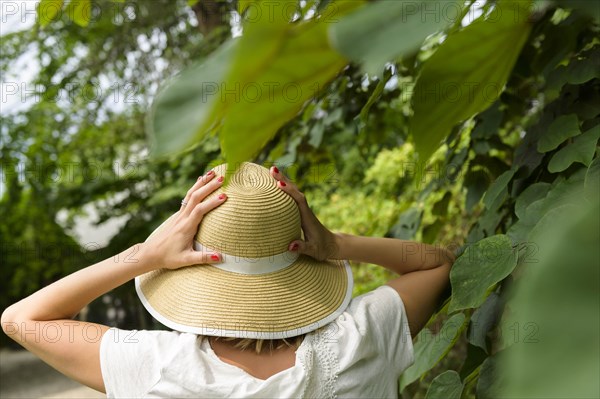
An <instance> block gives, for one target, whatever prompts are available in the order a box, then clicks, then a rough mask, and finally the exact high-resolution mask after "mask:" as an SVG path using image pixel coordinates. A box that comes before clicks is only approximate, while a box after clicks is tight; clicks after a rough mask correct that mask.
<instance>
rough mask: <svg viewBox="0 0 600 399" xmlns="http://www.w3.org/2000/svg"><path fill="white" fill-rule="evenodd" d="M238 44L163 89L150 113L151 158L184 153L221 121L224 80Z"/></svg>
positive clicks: (219, 51)
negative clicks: (183, 151)
mask: <svg viewBox="0 0 600 399" xmlns="http://www.w3.org/2000/svg"><path fill="white" fill-rule="evenodd" d="M236 44H237V42H236V41H235V40H232V41H229V42H227V43H225V44H223V45H222V46H221V47H220V48H219V49H217V50H216V51H215V52H214V53H213V54H211V56H210V57H209V58H207V59H206V60H205V61H204V62H202V63H198V64H196V65H194V66H192V67H190V68H188V69H186V70H185V71H183V72H182V73H181V74H180V75H179V76H176V77H175V78H174V79H173V80H172V81H171V82H167V83H166V84H165V85H164V86H163V88H162V90H161V92H159V93H158V95H157V96H156V99H155V100H154V104H153V106H152V110H151V111H150V112H149V113H148V123H147V126H148V135H149V138H150V141H151V143H152V147H151V150H152V156H154V157H157V156H163V155H166V154H172V153H175V152H178V151H182V150H184V149H185V148H187V147H189V146H190V145H192V144H194V143H195V142H198V141H199V140H200V139H201V138H202V137H203V136H204V135H205V134H206V133H208V131H209V128H210V127H211V126H213V125H214V124H216V123H217V122H218V121H219V120H220V118H221V117H222V112H223V109H222V107H223V102H222V101H221V98H222V96H223V95H222V93H221V89H222V88H223V79H224V77H225V73H226V71H227V67H228V65H229V62H230V59H231V57H232V54H233V51H234V49H235V45H236Z"/></svg>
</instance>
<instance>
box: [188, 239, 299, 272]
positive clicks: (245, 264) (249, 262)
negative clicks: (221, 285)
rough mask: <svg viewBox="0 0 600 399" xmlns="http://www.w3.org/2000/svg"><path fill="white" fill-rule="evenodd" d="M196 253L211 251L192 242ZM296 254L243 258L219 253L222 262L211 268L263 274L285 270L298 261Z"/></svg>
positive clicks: (196, 242) (283, 253) (286, 253)
mask: <svg viewBox="0 0 600 399" xmlns="http://www.w3.org/2000/svg"><path fill="white" fill-rule="evenodd" d="M194 249H195V250H196V251H211V249H210V248H207V247H204V246H203V245H202V244H200V243H199V242H198V241H196V240H194ZM298 256H299V254H298V253H297V252H292V251H286V252H282V253H280V254H276V255H271V256H266V257H264V258H247V257H243V256H237V255H230V254H225V253H222V252H221V259H222V261H221V262H219V263H213V264H211V266H214V267H217V268H219V269H221V270H225V271H228V272H234V273H240V274H265V273H271V272H276V271H278V270H281V269H285V268H286V267H288V266H290V265H291V264H292V263H294V262H295V261H296V260H297V259H298Z"/></svg>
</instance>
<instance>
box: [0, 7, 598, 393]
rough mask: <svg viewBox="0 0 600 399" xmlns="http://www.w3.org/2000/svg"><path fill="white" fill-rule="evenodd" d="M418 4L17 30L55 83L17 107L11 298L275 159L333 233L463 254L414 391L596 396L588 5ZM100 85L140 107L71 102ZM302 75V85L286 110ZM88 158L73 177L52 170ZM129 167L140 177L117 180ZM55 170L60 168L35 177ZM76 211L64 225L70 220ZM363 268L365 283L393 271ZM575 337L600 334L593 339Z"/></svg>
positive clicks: (176, 11)
mask: <svg viewBox="0 0 600 399" xmlns="http://www.w3.org/2000/svg"><path fill="white" fill-rule="evenodd" d="M94 3H95V4H98V5H99V6H100V9H102V10H107V9H108V8H110V7H116V6H114V4H113V3H110V2H103V1H98V2H94ZM350 3H354V4H353V5H350V6H348V5H347V4H350ZM399 3H400V2H395V3H394V4H393V5H390V3H389V2H385V1H377V2H340V1H315V2H312V1H308V2H305V1H302V2H298V3H297V4H296V2H287V3H286V4H292V5H294V4H296V7H295V12H294V13H293V14H288V15H287V16H289V18H287V17H283V16H282V14H279V16H278V17H277V19H276V20H274V21H271V22H272V23H269V21H267V20H261V19H259V20H256V19H255V18H254V19H252V18H253V17H255V16H256V14H254V13H256V12H258V7H261V2H260V1H239V2H237V4H235V2H230V1H226V2H222V4H224V5H225V6H224V7H226V9H227V10H229V11H231V12H236V11H234V10H236V9H237V10H239V11H240V13H239V14H243V15H244V16H245V19H242V20H241V24H240V25H239V26H235V23H233V25H234V26H233V27H234V28H235V29H237V30H239V31H240V33H241V37H239V38H234V39H232V38H230V32H231V28H232V26H229V25H228V24H227V26H224V27H221V28H222V29H219V28H215V29H214V31H212V33H211V34H208V35H207V34H204V33H202V30H200V29H198V28H199V25H201V24H200V23H199V22H202V21H201V20H200V21H199V20H198V19H197V17H198V15H197V14H194V12H195V10H197V9H198V7H199V6H200V5H202V2H189V4H188V2H187V1H178V2H176V3H175V5H172V3H171V2H167V1H166V0H165V1H153V2H152V6H151V7H150V6H147V5H144V4H143V3H141V4H140V5H139V6H138V8H137V9H136V10H135V12H133V13H130V12H129V11H130V10H128V9H127V8H126V6H124V7H120V8H119V7H117V8H116V9H117V11H119V12H118V13H117V14H118V15H119V18H117V20H116V21H114V20H110V19H109V18H102V17H100V18H97V19H93V18H92V19H91V20H89V21H88V23H87V25H86V24H82V23H78V22H77V20H75V19H72V18H70V17H69V16H68V15H65V14H64V13H57V14H55V15H52V16H51V17H50V15H49V14H48V16H47V17H44V18H45V19H44V18H42V17H40V24H41V25H44V26H43V28H42V29H40V28H38V27H37V26H36V27H34V28H32V29H31V30H30V31H21V32H14V33H11V34H8V35H5V36H4V37H3V41H2V52H3V54H4V55H5V57H4V58H3V59H2V61H1V62H0V69H1V70H2V71H3V72H6V71H8V70H9V69H10V68H9V67H10V66H12V65H14V64H15V62H16V60H17V59H18V57H19V55H20V54H21V53H23V52H25V51H26V49H27V48H28V46H30V45H31V44H32V43H33V44H35V46H37V49H38V53H37V55H36V57H37V58H38V60H39V63H40V65H41V66H42V67H41V69H40V72H39V74H38V75H37V76H36V77H35V82H37V83H40V84H45V85H46V86H47V87H46V86H45V89H44V96H43V98H42V99H41V100H40V101H39V102H37V103H35V104H33V106H31V107H30V108H28V109H26V110H24V111H18V112H15V113H12V114H7V115H3V116H2V126H3V128H2V131H1V132H2V138H3V146H2V159H3V165H2V170H3V175H4V176H5V179H4V180H3V182H4V186H3V190H4V192H3V195H2V200H1V202H0V207H1V209H2V215H3V225H2V228H1V229H0V233H1V234H2V235H1V237H0V239H1V242H2V248H3V249H2V258H3V262H2V269H1V272H2V284H5V285H6V286H3V287H2V289H3V292H9V294H8V295H7V296H5V297H3V298H2V300H3V301H4V302H5V303H2V304H3V305H6V304H8V302H10V301H14V300H15V299H18V298H20V297H22V296H24V295H27V294H29V293H30V292H32V291H34V290H35V289H37V288H39V287H40V286H42V285H44V284H46V283H48V282H50V281H52V280H54V279H56V278H58V277H60V276H61V275H63V274H64V273H67V272H69V271H70V270H73V269H76V268H77V267H82V266H85V264H87V263H91V261H92V260H94V259H97V258H99V257H102V256H108V255H109V254H112V253H115V252H117V251H119V250H120V249H122V248H123V247H124V246H126V245H128V244H131V242H135V241H140V240H143V239H144V238H145V236H147V234H148V233H149V232H150V231H151V230H152V229H153V228H154V227H156V225H157V224H159V223H160V222H161V221H162V220H163V219H164V218H165V217H166V216H168V214H169V213H170V212H171V211H173V210H174V209H176V206H177V203H178V200H179V199H180V198H181V196H182V195H183V193H184V192H185V189H186V188H187V187H188V186H189V184H190V183H191V182H192V181H194V180H195V178H196V176H197V175H198V174H199V173H201V172H202V171H203V170H204V169H205V166H206V165H209V164H210V163H211V162H220V161H222V160H223V158H225V159H227V160H229V161H232V162H233V163H235V162H236V161H238V160H247V159H254V160H255V161H257V162H261V163H264V164H271V163H275V164H277V165H278V167H280V169H281V170H283V171H284V172H285V173H286V174H288V175H289V176H290V177H291V178H292V179H293V180H295V181H296V182H297V183H298V184H299V185H300V187H301V188H302V189H303V190H304V191H305V192H306V194H307V197H308V198H309V202H310V203H311V205H312V207H313V208H314V209H315V210H316V212H317V214H318V215H319V217H320V218H321V219H322V220H323V222H324V223H325V224H326V225H328V226H330V227H331V228H332V229H334V230H343V231H346V232H349V233H354V234H365V235H377V236H389V237H398V238H403V239H415V240H422V241H425V242H429V243H439V244H442V245H447V246H449V247H452V248H453V249H455V250H456V252H457V254H458V255H460V257H459V258H458V260H457V262H456V264H455V267H454V269H453V271H452V274H451V283H452V296H451V298H450V300H449V302H447V304H446V306H443V307H442V308H441V309H440V310H439V313H438V314H437V315H435V316H434V317H432V320H431V321H430V323H429V324H428V326H427V328H425V329H424V330H423V331H422V332H421V333H420V334H419V336H418V337H417V339H416V342H415V351H416V362H415V364H414V365H413V366H411V368H409V369H408V370H406V372H405V373H404V375H403V376H402V377H401V381H400V389H401V394H402V395H403V396H404V397H415V396H425V394H426V393H427V396H428V397H439V396H440V395H447V396H452V395H454V396H455V397H458V396H460V397H463V398H464V397H474V396H476V397H481V398H484V397H497V396H498V395H502V396H511V395H513V396H515V397H540V396H549V395H551V394H555V393H559V394H561V395H562V396H570V394H573V395H578V396H592V397H594V396H595V397H597V396H599V392H598V385H597V382H596V375H597V374H598V370H597V358H598V356H597V339H596V340H595V343H594V342H593V341H594V338H595V337H597V335H598V333H597V326H598V323H597V315H598V314H600V312H598V309H597V301H596V302H594V296H593V293H597V292H598V287H597V281H598V278H597V276H596V274H597V269H598V268H597V265H598V260H597V257H596V258H594V256H595V255H594V254H597V251H595V252H594V247H593V245H597V241H598V239H597V229H598V222H597V221H598V216H597V206H598V203H599V198H600V192H599V191H600V183H598V182H599V181H600V177H599V174H600V172H599V171H600V163H599V161H598V153H599V151H598V132H599V130H598V126H599V124H600V113H599V110H600V94H599V93H600V73H599V72H598V71H599V69H598V68H597V65H598V59H600V42H599V40H598V31H599V29H598V25H597V21H598V19H597V16H596V19H595V18H594V16H593V15H591V16H590V15H588V11H589V10H590V3H592V2H580V1H573V2H570V1H559V2H556V3H552V2H535V4H534V6H533V7H529V5H528V3H529V2H516V3H515V2H510V1H502V0H501V1H486V2H482V4H479V3H480V2H472V1H469V2H466V3H464V4H463V3H459V4H460V5H461V6H462V10H461V12H460V14H458V18H457V19H456V20H455V21H452V22H453V23H450V24H448V23H442V22H439V24H438V23H437V22H435V21H429V20H427V21H425V23H423V24H419V23H417V19H415V18H417V17H416V16H414V15H408V14H406V16H407V18H408V19H407V20H406V24H404V23H399V22H398V18H397V16H404V15H405V14H404V13H405V12H406V9H404V10H403V9H402V8H401V7H400V5H399ZM431 3H432V4H433V3H434V2H431ZM61 4H62V3H61ZM282 4H283V3H282ZM63 6H64V5H62V6H61V7H63ZM236 6H237V8H236ZM384 6H385V7H387V8H385V7H384ZM346 7H348V8H346ZM353 7H356V8H353ZM386 10H387V11H388V12H389V13H387V14H386ZM507 10H508V12H501V13H499V11H507ZM335 11H339V12H337V13H336V12H335ZM103 15H105V14H103ZM417 15H419V14H418V13H417ZM473 15H475V16H477V17H476V18H475V19H474V20H471V19H469V18H470V17H472V16H473ZM394 16H396V18H394ZM195 17H196V18H195ZM332 18H334V19H335V21H336V22H335V23H327V22H332V20H331V19H332ZM251 21H254V22H253V23H252V22H251ZM378 21H380V22H378ZM80 22H81V21H80ZM357 22H358V24H357ZM351 27H353V28H355V29H352V28H351ZM436 31H437V32H436ZM367 32H368V33H367ZM406 32H408V33H406ZM402 33H405V34H402ZM430 33H432V34H431V35H430ZM391 35H395V36H402V37H401V38H400V39H398V38H397V37H394V40H389V39H390V38H389V36H391ZM428 35H429V36H428ZM161 38H162V39H161ZM148 43H150V44H149V46H150V48H149V49H148V48H147V45H148ZM35 46H34V47H35ZM419 46H420V47H419ZM417 47H419V48H418V49H417ZM82 49H85V51H84V50H82ZM144 49H145V50H144ZM82 51H83V53H82ZM82 54H84V55H82ZM131 60H133V61H131ZM65 65H71V67H70V68H66V67H64V66H65ZM132 65H135V68H132ZM159 65H165V66H164V67H162V68H159V67H158V66H159ZM186 67H189V68H186ZM104 78H108V79H109V80H111V81H118V82H128V83H131V84H132V87H134V88H135V89H136V91H135V96H134V97H135V99H136V103H135V104H126V105H125V106H123V107H122V109H120V110H115V109H112V108H111V107H110V106H108V105H107V101H106V100H107V99H110V98H111V96H112V95H114V94H115V91H117V90H116V88H115V89H112V90H109V91H105V92H103V94H102V96H101V97H100V99H99V101H98V102H97V103H94V104H95V106H90V105H89V104H90V102H89V101H86V98H85V96H84V94H83V93H84V92H83V91H82V92H81V93H78V95H76V96H75V97H74V99H73V100H72V101H70V102H67V103H58V102H56V101H53V100H52V99H53V98H55V96H56V93H57V92H59V91H60V90H62V89H64V88H65V87H67V86H68V84H72V83H79V82H94V81H95V80H99V79H104ZM163 81H166V82H167V83H165V84H164V86H163V87H162V88H161V89H160V91H159V92H158V93H159V94H156V93H157V88H158V86H159V83H161V82H163ZM48 82H58V84H56V85H55V86H52V85H48ZM269 82H275V83H278V84H279V88H275V90H274V91H273V93H272V94H273V97H272V100H270V99H269V97H268V94H269V93H268V91H264V90H263V96H259V97H256V98H255V97H252V96H249V95H243V91H238V90H237V89H236V85H239V87H240V88H242V87H244V86H246V87H250V86H252V84H257V85H258V86H259V87H260V86H261V85H263V86H264V85H265V84H267V83H269ZM286 84H288V85H294V86H296V87H300V88H302V95H301V96H298V97H297V99H295V101H285V100H286V99H285V95H284V92H283V91H282V90H283V89H282V88H283V87H284V86H285V85H286ZM249 85H250V86H249ZM444 85H446V87H454V86H452V85H458V86H459V87H460V86H461V85H462V86H465V85H467V86H466V88H472V90H471V91H470V94H472V95H471V96H469V95H464V94H465V93H463V95H460V96H458V97H456V98H455V101H449V98H448V97H444V96H443V94H444V91H442V90H441V88H442V87H444ZM448 85H450V86H448ZM84 86H85V85H84ZM86 87H87V86H86ZM116 87H119V86H116ZM486 87H487V88H489V87H494V89H495V90H491V92H487V91H486V90H485V89H486ZM223 88H225V90H223ZM232 88H233V89H232ZM263 89H264V87H263ZM228 90H229V91H228ZM446 94H447V93H446ZM236 96H237V97H236ZM255 100H256V101H255ZM152 101H153V105H152V112H149V113H148V115H145V114H146V110H147V108H148V104H150V103H151V102H152ZM253 101H254V102H253ZM144 118H147V119H146V120H147V123H148V130H149V131H150V134H151V139H152V140H153V141H154V144H153V145H154V146H153V148H152V149H153V151H154V154H166V153H176V152H177V151H181V152H179V153H177V154H176V155H175V156H164V157H159V158H154V159H147V158H146V154H148V151H149V150H150V148H149V146H148V144H147V142H146V140H145V131H144V129H143V121H144ZM5 143H6V144H5ZM220 150H223V151H222V152H221V151H220ZM70 162H72V163H75V164H76V165H77V171H78V172H79V173H78V174H76V175H75V177H74V178H73V179H64V178H63V179H58V180H56V179H55V180H52V179H50V178H48V176H52V175H53V174H56V173H58V172H60V171H61V168H63V169H64V165H65V164H67V163H70ZM116 164H118V165H132V168H131V169H127V170H125V172H126V173H123V169H120V170H121V173H115V172H114V170H115V165H116ZM36 165H43V166H44V168H43V169H44V171H45V175H44V176H45V177H44V178H40V177H39V176H36V175H35V174H33V173H21V172H20V171H21V170H22V169H23V168H29V169H27V170H31V168H32V167H36ZM91 167H95V168H97V169H98V170H99V171H101V173H99V175H97V177H95V178H90V177H89V176H87V177H86V175H85V174H84V173H83V171H86V170H89V169H90V168H91ZM130 170H131V172H129V173H127V172H128V171H130ZM46 174H47V175H46ZM90 204H92V205H95V206H96V208H97V209H99V222H103V221H106V220H109V219H111V218H116V217H120V216H125V217H126V218H127V220H126V221H125V222H124V225H123V227H122V228H121V229H120V231H119V232H118V233H117V235H116V236H115V237H113V238H112V239H111V241H110V242H109V243H108V244H107V245H106V246H105V247H104V248H98V250H96V251H90V250H89V248H86V247H84V246H83V245H82V243H81V242H78V243H76V242H75V240H73V238H72V227H73V225H74V219H75V218H77V216H78V215H81V214H83V213H84V212H85V209H86V208H85V207H86V206H88V205H90ZM61 211H63V212H66V213H67V214H68V217H67V221H66V222H61V223H58V222H57V219H58V216H57V215H58V214H59V212H61ZM48 237H52V239H53V240H54V241H52V243H53V245H56V247H57V248H61V249H62V250H64V249H65V248H74V249H73V250H72V252H70V255H69V256H67V257H64V256H63V257H61V260H63V261H62V262H56V260H55V259H52V258H51V257H50V256H48V254H47V253H44V254H43V255H38V256H36V257H34V259H28V258H26V257H24V256H23V255H22V253H21V252H17V251H12V250H11V249H10V248H30V247H31V248H40V247H41V245H42V244H44V243H48V242H50V241H49V239H48ZM6 248H9V249H6ZM94 248H96V247H94ZM86 249H87V250H86ZM492 250H494V251H492ZM490 251H491V253H497V254H499V256H486V254H488V255H489V254H490ZM82 256H83V257H84V259H81V257H82ZM353 268H354V271H355V276H356V282H357V284H356V288H355V292H354V294H360V293H363V292H366V291H368V290H370V289H373V288H375V287H376V286H378V285H380V284H381V283H383V282H384V281H385V280H387V279H388V278H390V277H391V273H389V272H387V271H385V270H383V269H382V268H378V267H374V266H372V265H353ZM513 287H514V289H513ZM5 289H8V290H5ZM557 292H560V293H561V294H560V295H556V293H557ZM119 295H120V296H121V297H123V298H125V299H124V301H125V303H124V304H122V307H123V308H126V309H127V318H126V319H125V320H111V322H115V323H116V322H118V323H119V324H120V325H121V326H124V327H127V326H137V327H139V326H141V327H142V328H143V327H144V326H146V325H148V323H149V322H150V321H149V320H147V318H146V317H145V316H143V313H141V312H138V311H136V306H137V305H135V303H136V301H135V299H134V296H133V294H132V290H131V287H124V288H123V290H121V291H120V292H119ZM127 298H129V299H127ZM564 298H568V300H567V301H564V300H562V299H564ZM96 309H103V308H102V306H99V305H96ZM97 313H101V312H100V311H97ZM573 314H575V315H576V319H575V320H576V322H572V321H573V320H574V319H572V318H570V317H571V316H572V315H573ZM144 323H146V324H144ZM594 323H595V324H594ZM557 325H561V326H568V327H569V330H568V331H565V329H561V328H557V327H556V326H557ZM440 326H441V327H440ZM438 327H439V328H438ZM565 328H566V327H565ZM542 331H543V332H544V333H545V334H546V333H547V334H548V335H547V337H548V341H547V342H541V341H540V334H541V332H542ZM572 339H575V340H577V341H578V342H589V343H591V344H590V345H591V346H583V345H582V348H583V347H585V348H588V349H586V352H585V353H584V352H581V353H580V352H578V351H573V348H572V345H569V342H568V340H572ZM536 340H537V342H536ZM533 343H535V345H531V344H533ZM594 345H596V346H594ZM555 359H561V360H562V359H564V362H558V363H557V362H556V361H555ZM579 359H581V361H580V360H579ZM594 362H595V363H594ZM507 370H508V372H507ZM567 380H568V381H569V383H568V384H566V383H565V384H562V383H563V382H564V381H567ZM506 381H513V383H512V384H505V383H504V382H506ZM571 382H572V383H571ZM559 384H562V385H560V386H558V385H559Z"/></svg>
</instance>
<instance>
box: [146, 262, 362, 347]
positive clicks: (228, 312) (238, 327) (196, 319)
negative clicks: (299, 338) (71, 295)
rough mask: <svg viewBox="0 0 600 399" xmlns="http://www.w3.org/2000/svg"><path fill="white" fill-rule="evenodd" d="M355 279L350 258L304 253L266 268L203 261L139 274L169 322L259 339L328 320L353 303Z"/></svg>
mask: <svg viewBox="0 0 600 399" xmlns="http://www.w3.org/2000/svg"><path fill="white" fill-rule="evenodd" d="M352 284H353V278H352V271H351V269H350V265H349V264H348V263H347V262H345V261H317V260H315V259H313V258H311V257H308V256H303V255H301V256H300V257H299V258H298V259H297V260H296V261H295V262H294V263H293V264H291V265H290V266H288V267H286V268H284V269H282V270H279V271H276V272H271V273H266V274H258V275H245V274H240V273H235V272H230V271H225V270H221V269H219V268H217V267H214V266H212V265H197V266H190V267H185V268H182V269H178V270H168V269H159V270H155V271H153V272H150V273H147V274H144V275H142V276H139V277H138V278H136V290H137V293H138V295H139V297H140V299H141V301H142V303H143V304H144V306H145V307H146V309H147V310H148V311H149V312H150V313H151V314H152V315H153V316H154V317H155V318H156V319H157V320H158V321H160V322H161V323H163V324H164V325H166V326H168V327H170V328H173V329H175V330H178V331H182V332H190V333H195V334H202V335H214V336H231V337H238V338H255V339H256V338H263V339H276V338H286V337H292V336H296V335H300V334H304V333H308V332H310V331H314V330H316V329H317V328H319V327H321V326H324V325H326V324H327V323H329V322H331V321H333V320H334V319H335V318H337V317H338V316H339V315H341V314H342V313H343V311H344V310H345V309H346V307H347V306H348V303H349V302H350V299H351V294H352Z"/></svg>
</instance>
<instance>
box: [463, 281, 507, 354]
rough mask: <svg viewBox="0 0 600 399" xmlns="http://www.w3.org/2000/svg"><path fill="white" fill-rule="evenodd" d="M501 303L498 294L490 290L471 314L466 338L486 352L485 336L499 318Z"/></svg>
mask: <svg viewBox="0 0 600 399" xmlns="http://www.w3.org/2000/svg"><path fill="white" fill-rule="evenodd" d="M501 303H502V301H501V300H500V296H499V295H498V294H496V293H495V292H492V293H491V294H490V296H488V298H487V299H486V300H485V302H484V303H483V305H481V306H480V307H479V308H477V309H476V310H475V312H473V315H472V316H471V321H470V323H469V332H468V334H467V339H468V340H469V342H470V343H471V344H473V345H475V346H478V347H480V348H481V349H483V350H484V351H485V352H486V353H487V352H488V349H487V342H486V337H487V334H488V332H489V331H490V330H491V329H492V328H493V327H494V326H495V325H496V323H497V321H498V319H499V316H500V314H499V313H500V310H501V306H500V305H501Z"/></svg>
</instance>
